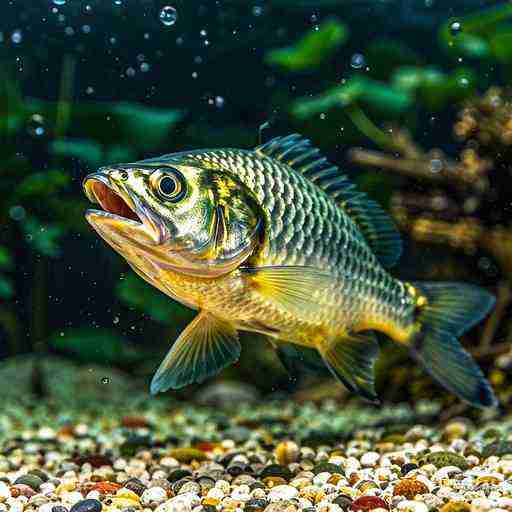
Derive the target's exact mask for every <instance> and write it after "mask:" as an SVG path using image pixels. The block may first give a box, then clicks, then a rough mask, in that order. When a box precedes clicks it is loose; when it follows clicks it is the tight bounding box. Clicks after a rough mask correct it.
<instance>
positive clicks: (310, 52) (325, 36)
mask: <svg viewBox="0 0 512 512" xmlns="http://www.w3.org/2000/svg"><path fill="white" fill-rule="evenodd" d="M347 37H348V32H347V29H346V27H345V26H344V25H342V24H341V23H339V22H338V21H335V20H330V21H326V22H325V23H323V24H322V25H320V26H319V27H316V29H315V30H314V31H313V32H309V33H308V34H306V35H305V36H304V37H303V38H302V39H301V40H300V41H299V42H298V43H296V44H295V45H294V46H289V47H288V48H280V49H277V50H272V51H270V52H269V53H268V54H267V56H266V61H267V63H268V64H272V65H277V66H279V67H281V68H283V69H285V70H288V71H305V70H313V69H315V68H318V67H319V66H321V65H322V64H323V63H324V62H325V61H326V60H327V59H328V58H329V57H330V56H331V55H332V54H333V53H334V52H335V51H336V50H337V49H338V48H339V47H340V46H341V45H342V44H343V43H344V42H345V41H346V40H347Z"/></svg>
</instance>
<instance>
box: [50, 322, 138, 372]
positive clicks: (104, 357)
mask: <svg viewBox="0 0 512 512" xmlns="http://www.w3.org/2000/svg"><path fill="white" fill-rule="evenodd" d="M49 343H50V346H51V347H53V348H54V349H56V350H59V351H62V352H64V353H68V354H72V355H74V356H75V357H76V358H78V359H79V360H80V361H82V362H86V363H101V364H118V363H129V362H132V361H136V360H138V359H139V357H140V356H139V354H138V352H137V351H136V350H135V349H134V347H132V346H130V345H128V343H127V342H126V340H125V339H124V338H122V337H121V336H119V335H117V334H116V333H114V332H112V331H110V330H108V329H68V330H66V331H63V332H60V333H57V334H55V335H53V336H52V337H51V338H50V340H49Z"/></svg>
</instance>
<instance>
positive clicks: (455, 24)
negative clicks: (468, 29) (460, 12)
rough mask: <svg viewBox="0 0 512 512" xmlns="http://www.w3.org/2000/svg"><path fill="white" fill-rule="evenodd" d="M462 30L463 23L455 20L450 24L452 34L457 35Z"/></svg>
mask: <svg viewBox="0 0 512 512" xmlns="http://www.w3.org/2000/svg"><path fill="white" fill-rule="evenodd" d="M461 30H462V25H461V24H460V22H459V21H454V22H453V23H452V24H451V25H450V32H451V34H452V36H456V35H457V34H458V33H459V32H460V31H461Z"/></svg>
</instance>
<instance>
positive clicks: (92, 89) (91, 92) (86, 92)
mask: <svg viewBox="0 0 512 512" xmlns="http://www.w3.org/2000/svg"><path fill="white" fill-rule="evenodd" d="M85 94H94V87H92V86H90V85H89V87H87V88H86V89H85Z"/></svg>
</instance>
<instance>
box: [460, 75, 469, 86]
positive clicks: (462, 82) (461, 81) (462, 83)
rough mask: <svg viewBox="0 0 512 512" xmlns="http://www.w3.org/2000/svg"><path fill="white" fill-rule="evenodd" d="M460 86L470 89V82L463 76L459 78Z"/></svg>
mask: <svg viewBox="0 0 512 512" xmlns="http://www.w3.org/2000/svg"><path fill="white" fill-rule="evenodd" d="M459 85H460V86H461V87H468V86H469V80H468V79H467V78H466V77H465V76H463V77H461V78H459Z"/></svg>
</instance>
